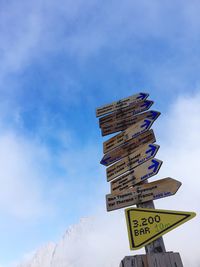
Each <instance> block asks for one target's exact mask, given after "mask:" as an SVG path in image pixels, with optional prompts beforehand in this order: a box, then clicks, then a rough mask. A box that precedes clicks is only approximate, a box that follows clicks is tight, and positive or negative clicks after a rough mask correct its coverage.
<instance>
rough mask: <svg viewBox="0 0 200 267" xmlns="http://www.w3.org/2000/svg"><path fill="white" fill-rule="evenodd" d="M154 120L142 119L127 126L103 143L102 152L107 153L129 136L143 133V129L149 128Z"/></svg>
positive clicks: (128, 138) (132, 136)
mask: <svg viewBox="0 0 200 267" xmlns="http://www.w3.org/2000/svg"><path fill="white" fill-rule="evenodd" d="M154 121H155V120H152V119H143V120H141V121H139V122H137V123H136V124H133V125H132V126H130V127H128V128H127V129H126V130H125V131H123V132H122V133H119V134H117V135H115V136H113V137H112V138H110V139H109V140H107V141H105V142H104V143H103V153H104V154H105V153H108V152H109V151H110V150H112V149H114V148H116V147H118V146H120V145H122V144H124V143H125V142H127V141H128V140H130V139H131V138H135V137H137V136H138V135H140V134H142V133H144V132H145V131H147V130H149V129H150V128H151V126H152V124H153V123H154Z"/></svg>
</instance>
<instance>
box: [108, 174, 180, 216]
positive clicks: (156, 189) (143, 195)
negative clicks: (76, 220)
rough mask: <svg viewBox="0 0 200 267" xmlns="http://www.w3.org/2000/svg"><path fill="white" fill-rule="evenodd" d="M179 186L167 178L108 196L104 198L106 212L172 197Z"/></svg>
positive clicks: (177, 182)
mask: <svg viewBox="0 0 200 267" xmlns="http://www.w3.org/2000/svg"><path fill="white" fill-rule="evenodd" d="M180 186H181V182H179V181H177V180H175V179H173V178H169V177H168V178H164V179H161V180H157V181H155V182H152V183H146V184H141V185H138V186H135V187H132V188H129V189H128V190H126V192H123V193H120V194H117V195H113V194H109V195H107V196H106V204H107V211H112V210H116V209H121V208H124V207H128V206H131V205H136V204H139V203H143V202H147V201H150V200H156V199H159V198H164V197H168V196H172V195H174V194H176V192H177V191H178V189H179V188H180Z"/></svg>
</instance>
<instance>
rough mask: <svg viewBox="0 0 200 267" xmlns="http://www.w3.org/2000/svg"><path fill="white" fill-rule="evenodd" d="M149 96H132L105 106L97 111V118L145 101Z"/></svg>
mask: <svg viewBox="0 0 200 267" xmlns="http://www.w3.org/2000/svg"><path fill="white" fill-rule="evenodd" d="M148 96H149V94H146V93H138V94H136V95H132V96H129V97H126V98H123V99H121V100H119V101H115V102H112V103H110V104H107V105H103V106H101V107H99V108H97V109H96V116H97V117H100V116H103V115H106V114H108V113H111V112H113V111H115V110H117V109H120V108H124V107H127V106H129V105H130V104H131V103H137V102H139V101H142V100H145V99H146V98H147V97H148Z"/></svg>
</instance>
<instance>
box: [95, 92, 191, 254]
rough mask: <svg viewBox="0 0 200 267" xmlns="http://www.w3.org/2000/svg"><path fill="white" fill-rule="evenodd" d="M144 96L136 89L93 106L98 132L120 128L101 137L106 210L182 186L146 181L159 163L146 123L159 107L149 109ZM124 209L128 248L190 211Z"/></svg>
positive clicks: (180, 220) (164, 194)
mask: <svg viewBox="0 0 200 267" xmlns="http://www.w3.org/2000/svg"><path fill="white" fill-rule="evenodd" d="M148 96H149V94H147V93H138V94H135V95H133V96H130V97H127V98H124V99H121V100H120V101H116V102H113V103H110V104H108V105H104V106H102V107H99V108H97V109H96V116H97V117H100V119H99V127H100V128H101V133H102V136H106V135H109V134H114V133H117V132H120V133H117V134H116V135H114V136H113V137H111V138H110V139H108V140H107V141H105V142H104V143H103V152H104V156H103V158H102V160H101V162H100V163H101V164H103V165H105V166H106V167H107V169H106V176H107V181H108V182H110V190H111V192H110V194H108V195H107V196H106V205H107V211H113V210H117V209H120V208H124V207H128V206H132V205H137V207H141V203H145V202H149V201H153V200H156V199H159V198H164V197H168V196H172V195H174V194H175V193H176V192H177V190H178V189H179V187H180V186H181V182H179V181H177V180H175V179H173V178H170V177H167V178H164V179H160V180H157V181H154V182H149V183H148V181H147V179H148V178H151V177H152V176H154V175H156V174H157V173H158V171H159V169H160V167H161V165H162V161H161V160H159V159H157V158H155V156H156V153H157V151H158V150H159V145H157V144H155V142H156V138H155V134H154V132H153V130H152V129H151V126H152V125H153V123H154V121H155V120H156V119H157V118H158V117H159V116H160V112H158V111H155V110H149V109H150V107H151V106H152V104H153V101H151V100H147V98H148ZM143 207H145V205H143ZM125 213H126V220H127V227H128V233H129V241H130V248H131V249H138V248H141V247H143V246H145V245H146V244H148V243H150V242H152V241H153V240H156V239H157V238H158V237H160V236H162V235H163V234H165V233H167V232H169V231H170V230H172V229H174V228H175V227H177V226H179V225H180V224H182V223H184V222H186V221H187V220H189V219H191V218H193V217H194V216H195V213H193V212H180V211H179V212H177V211H165V210H156V209H146V208H129V209H126V210H125Z"/></svg>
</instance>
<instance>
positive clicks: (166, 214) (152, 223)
mask: <svg viewBox="0 0 200 267" xmlns="http://www.w3.org/2000/svg"><path fill="white" fill-rule="evenodd" d="M125 214H126V222H127V228H128V236H129V243H130V249H133V250H136V249H139V248H142V247H144V246H145V245H147V244H149V243H151V242H152V241H153V240H156V239H157V238H158V237H160V236H162V235H164V234H166V233H167V232H169V231H171V230H173V229H174V228H176V227H178V226H179V225H181V224H183V223H185V222H187V221H188V220H190V219H192V218H193V217H195V216H196V214H195V213H194V212H185V211H173V210H157V209H143V208H129V209H126V210H125Z"/></svg>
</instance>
